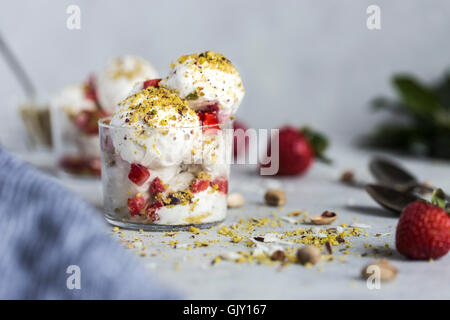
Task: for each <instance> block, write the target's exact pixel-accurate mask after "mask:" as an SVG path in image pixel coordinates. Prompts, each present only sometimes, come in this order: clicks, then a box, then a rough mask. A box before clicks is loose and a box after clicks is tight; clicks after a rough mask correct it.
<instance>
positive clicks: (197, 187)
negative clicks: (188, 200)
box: [191, 179, 209, 193]
mask: <svg viewBox="0 0 450 320" xmlns="http://www.w3.org/2000/svg"><path fill="white" fill-rule="evenodd" d="M208 187H209V180H207V179H195V180H194V181H192V184H191V190H192V192H193V193H197V192H200V191H204V190H206V189H208Z"/></svg>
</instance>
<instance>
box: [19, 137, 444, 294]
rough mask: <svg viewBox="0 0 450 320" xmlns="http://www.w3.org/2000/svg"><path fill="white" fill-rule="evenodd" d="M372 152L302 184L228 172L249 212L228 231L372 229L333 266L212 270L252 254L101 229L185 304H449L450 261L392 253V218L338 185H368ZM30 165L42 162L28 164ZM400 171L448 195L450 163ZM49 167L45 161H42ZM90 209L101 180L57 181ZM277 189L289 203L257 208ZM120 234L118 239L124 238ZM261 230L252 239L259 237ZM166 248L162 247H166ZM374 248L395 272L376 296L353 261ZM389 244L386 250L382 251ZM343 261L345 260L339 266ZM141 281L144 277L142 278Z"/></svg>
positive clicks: (345, 157) (334, 152)
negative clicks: (322, 222)
mask: <svg viewBox="0 0 450 320" xmlns="http://www.w3.org/2000/svg"><path fill="white" fill-rule="evenodd" d="M373 154H374V153H373V152H368V151H361V150H356V149H354V148H352V147H346V146H343V145H338V146H336V145H335V146H333V147H332V149H331V150H330V152H329V155H330V157H331V158H333V159H334V163H333V165H332V166H326V165H323V164H320V163H316V164H315V165H314V167H313V168H312V170H311V171H310V172H309V173H308V174H307V175H306V176H304V177H301V178H289V179H278V178H273V177H271V178H267V177H264V178H263V177H259V176H257V175H256V174H255V170H254V168H248V167H242V166H233V167H232V176H231V179H230V191H231V192H241V193H242V194H243V195H244V197H245V199H246V205H245V206H244V207H242V208H239V209H232V210H229V212H228V217H227V219H226V221H225V223H224V224H225V225H226V226H229V225H231V224H233V223H237V222H238V220H239V218H241V217H243V218H250V217H265V216H269V215H271V214H272V213H273V212H274V211H275V212H276V213H277V214H278V215H280V216H283V215H286V214H287V213H289V212H292V211H294V210H301V211H304V212H307V213H308V214H309V215H315V214H320V213H321V212H323V211H324V210H332V211H335V212H336V213H338V215H339V217H338V220H337V221H335V223H334V225H339V224H342V223H346V224H347V225H350V224H352V223H354V222H358V223H363V224H366V225H370V226H371V228H370V229H367V231H368V234H369V237H355V238H352V239H351V243H352V245H353V247H352V248H350V249H349V251H350V254H348V255H345V256H344V254H343V253H342V252H340V251H339V250H338V249H337V248H336V247H334V252H333V253H334V255H335V257H336V259H335V260H334V261H332V262H326V261H321V262H319V263H318V264H317V265H316V266H314V267H312V268H305V267H303V266H301V265H296V264H292V265H289V266H287V267H285V268H282V269H281V270H280V269H279V268H278V266H267V265H257V264H245V263H243V264H237V263H234V262H229V261H221V262H220V263H218V264H215V265H211V261H212V259H213V258H214V257H215V256H217V255H219V254H221V253H224V252H227V251H233V252H237V251H240V250H242V251H249V250H250V248H247V247H246V246H245V243H244V242H241V243H237V244H235V243H229V242H227V240H228V238H226V237H224V236H221V235H219V234H218V233H217V230H218V229H219V228H220V227H221V225H219V226H218V227H213V228H211V229H208V230H207V231H206V234H203V233H201V234H200V235H198V236H196V239H192V238H191V236H192V233H190V232H179V233H177V234H176V235H175V236H174V238H171V237H168V236H165V233H156V232H153V233H148V232H142V233H140V232H137V231H128V230H120V231H119V232H113V231H112V229H113V228H112V226H109V225H105V232H107V233H108V234H110V235H111V237H112V239H116V240H117V241H120V240H131V241H132V240H135V238H136V237H140V239H141V241H142V243H143V245H144V246H147V247H148V248H147V249H145V250H142V249H136V248H131V249H129V248H126V242H124V241H120V243H121V244H122V245H123V247H124V250H133V251H136V252H139V253H140V252H142V251H143V252H145V253H146V256H145V257H140V256H138V255H136V256H137V257H138V259H141V261H142V263H143V264H144V266H145V268H146V270H148V272H152V273H154V274H156V275H157V276H158V277H159V278H160V279H161V280H163V281H164V282H166V283H167V284H168V285H169V286H171V287H173V288H174V289H176V290H178V291H179V292H180V293H181V294H182V295H183V296H184V297H185V298H192V299H327V298H330V299H347V298H351V299H409V298H412V299H450V254H448V255H447V256H445V257H443V258H441V259H439V260H436V261H434V262H432V263H430V262H428V261H408V260H406V259H404V258H403V257H402V256H400V255H399V254H398V253H397V252H396V251H395V238H394V237H395V226H396V223H397V217H396V215H395V214H392V213H390V212H388V211H386V210H384V209H381V208H380V207H379V206H378V205H377V204H376V203H375V202H374V201H373V200H372V199H371V198H369V196H368V195H367V194H366V193H365V192H364V190H362V189H358V188H355V187H350V186H346V185H343V184H341V183H340V182H338V178H339V176H340V174H341V172H342V171H343V170H345V169H352V170H354V172H355V173H356V176H357V178H358V179H359V180H362V181H372V179H371V177H370V174H369V172H368V169H367V164H368V161H369V159H370V157H371V156H372V155H373ZM27 158H28V160H30V161H31V162H34V163H38V162H39V161H41V162H42V159H36V158H31V157H30V156H28V157H27ZM400 160H401V162H402V164H404V165H405V166H406V167H407V168H408V169H410V170H411V171H412V172H414V173H415V174H416V175H417V176H418V177H419V179H421V180H428V181H430V182H432V183H433V184H434V185H437V186H440V187H442V188H444V189H447V190H450V179H449V177H450V162H442V161H435V160H413V159H407V158H400ZM46 163H47V165H48V163H49V162H48V161H47V162H46ZM60 181H62V182H63V184H64V185H66V186H67V187H69V189H71V190H73V191H74V192H76V193H79V194H80V195H81V196H82V197H84V198H85V199H87V200H88V201H90V202H91V203H93V204H95V205H97V206H101V202H102V196H101V185H100V182H98V181H86V180H73V179H64V180H60ZM271 187H281V188H282V189H283V190H284V191H285V192H286V195H287V203H286V205H285V207H284V208H282V209H281V210H278V209H274V208H269V207H264V206H262V199H263V195H264V192H265V190H266V189H267V188H271ZM300 227H310V226H302V225H293V224H290V223H287V222H286V223H283V224H282V226H281V227H277V228H270V227H269V228H268V229H267V231H270V232H273V231H278V232H281V231H286V230H295V229H297V228H300ZM121 232H123V233H121ZM375 233H383V234H384V233H390V234H391V235H390V236H382V237H375V236H374V234H375ZM263 234H264V232H263V231H260V233H258V234H257V235H263ZM216 239H220V240H221V241H220V242H217V243H212V244H210V246H209V247H205V248H195V249H192V250H190V251H188V250H185V249H174V248H171V247H170V246H169V243H168V242H169V241H170V240H178V242H179V244H184V243H193V241H194V240H200V241H203V240H205V241H206V240H216ZM163 242H166V243H163ZM366 243H368V244H371V245H372V247H373V248H378V249H379V250H380V252H381V254H378V255H377V258H381V257H384V254H385V253H387V252H389V251H391V252H392V253H393V254H392V255H391V256H388V257H387V258H388V259H389V260H390V261H391V263H392V264H393V265H395V266H396V267H397V268H398V269H399V273H398V276H397V278H396V279H395V280H394V281H392V282H390V283H382V284H381V288H380V289H378V290H377V289H374V290H369V289H368V287H367V285H366V282H365V281H364V280H362V279H360V277H359V275H360V271H361V269H362V267H363V266H364V265H366V264H367V263H368V262H369V261H372V260H374V259H375V258H374V256H373V255H372V254H370V255H369V256H366V257H358V256H357V255H358V254H362V253H365V252H369V253H370V252H371V251H370V250H368V249H367V248H366V247H365V245H364V244H366ZM386 243H387V244H388V245H389V247H390V248H391V249H384V248H382V247H383V246H384V245H385V244H386ZM339 256H344V259H345V260H344V261H339ZM143 276H145V274H143Z"/></svg>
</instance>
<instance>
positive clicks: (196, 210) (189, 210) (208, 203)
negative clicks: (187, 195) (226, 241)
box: [156, 188, 227, 225]
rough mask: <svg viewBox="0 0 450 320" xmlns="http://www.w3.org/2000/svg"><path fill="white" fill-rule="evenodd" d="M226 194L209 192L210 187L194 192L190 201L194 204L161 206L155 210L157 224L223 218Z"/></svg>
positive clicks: (193, 222)
mask: <svg viewBox="0 0 450 320" xmlns="http://www.w3.org/2000/svg"><path fill="white" fill-rule="evenodd" d="M224 199H226V195H224V194H223V193H220V192H218V191H214V192H211V188H208V189H207V190H205V191H202V192H199V193H196V194H195V195H194V198H193V199H192V201H193V202H194V203H196V205H195V206H192V207H191V206H189V205H185V206H182V205H177V206H173V207H162V208H161V209H159V210H158V211H157V213H158V215H159V218H160V219H159V221H157V222H156V223H157V224H169V225H183V224H200V223H210V222H217V221H221V220H223V219H225V215H226V210H227V207H226V206H227V205H226V200H224Z"/></svg>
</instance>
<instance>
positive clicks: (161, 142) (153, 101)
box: [111, 87, 201, 169]
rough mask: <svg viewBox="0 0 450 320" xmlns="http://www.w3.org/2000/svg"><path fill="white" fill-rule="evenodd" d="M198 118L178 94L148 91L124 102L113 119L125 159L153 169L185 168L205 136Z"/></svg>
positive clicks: (114, 138)
mask: <svg viewBox="0 0 450 320" xmlns="http://www.w3.org/2000/svg"><path fill="white" fill-rule="evenodd" d="M199 125H200V124H199V118H198V115H197V114H196V113H195V111H194V110H192V109H191V108H190V107H189V106H188V103H187V101H186V100H183V99H181V98H180V97H179V96H178V95H177V94H176V92H175V91H172V90H169V89H166V88H161V87H147V88H145V89H142V90H140V91H138V92H136V93H133V94H131V95H130V96H129V97H127V98H126V99H125V100H123V101H122V102H121V103H120V104H119V106H118V108H117V109H116V111H115V112H114V114H113V116H112V119H111V126H113V127H114V129H113V130H112V133H111V137H112V141H113V145H114V147H115V149H116V150H117V151H118V153H119V154H120V156H121V157H122V159H124V160H125V161H128V162H130V163H138V164H141V165H143V166H145V167H149V168H151V169H157V168H161V167H167V166H172V165H177V164H181V162H182V161H183V159H185V158H186V157H187V156H188V155H189V154H190V152H191V149H192V145H193V142H194V139H197V138H198V135H199V134H201V129H200V128H199Z"/></svg>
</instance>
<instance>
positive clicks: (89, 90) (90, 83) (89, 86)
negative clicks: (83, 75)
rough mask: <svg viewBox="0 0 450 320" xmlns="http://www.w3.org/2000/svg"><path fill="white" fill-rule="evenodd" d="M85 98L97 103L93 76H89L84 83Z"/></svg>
mask: <svg viewBox="0 0 450 320" xmlns="http://www.w3.org/2000/svg"><path fill="white" fill-rule="evenodd" d="M85 96H86V99H89V100H92V101H94V102H96V103H97V89H96V87H95V76H94V75H90V76H89V78H88V80H87V81H86V83H85Z"/></svg>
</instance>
